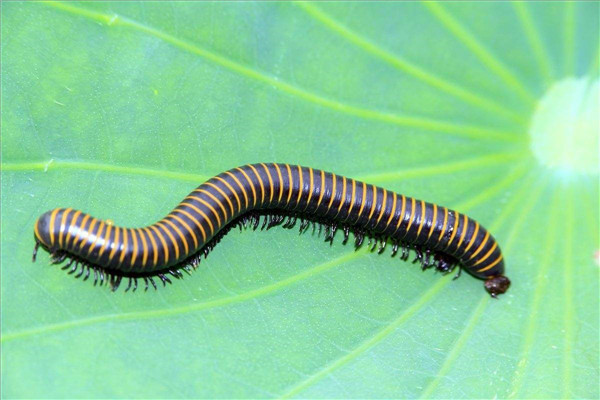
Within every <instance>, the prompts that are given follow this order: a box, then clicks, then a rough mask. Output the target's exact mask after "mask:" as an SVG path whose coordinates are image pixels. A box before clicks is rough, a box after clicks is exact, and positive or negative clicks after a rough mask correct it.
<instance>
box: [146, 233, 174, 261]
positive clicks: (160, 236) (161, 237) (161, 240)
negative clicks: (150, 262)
mask: <svg viewBox="0 0 600 400" xmlns="http://www.w3.org/2000/svg"><path fill="white" fill-rule="evenodd" d="M150 229H152V230H153V231H154V233H156V237H157V238H158V240H160V242H161V243H162V245H163V250H164V251H165V254H164V256H163V260H164V262H165V264H168V263H169V246H167V242H166V241H165V238H164V236H163V235H162V233H160V230H159V229H158V228H157V227H156V226H154V225H150ZM154 249H155V250H158V249H157V248H156V247H155V248H154ZM154 253H155V254H157V253H158V251H155V252H154ZM154 265H156V264H154Z"/></svg>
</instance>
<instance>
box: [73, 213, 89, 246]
mask: <svg viewBox="0 0 600 400" xmlns="http://www.w3.org/2000/svg"><path fill="white" fill-rule="evenodd" d="M88 219H90V216H89V214H85V215H84V216H83V219H82V220H81V224H79V226H78V227H77V234H74V235H73V236H75V239H73V244H72V246H73V248H75V246H76V245H77V243H78V242H79V239H81V236H79V235H80V234H81V233H82V232H85V230H84V229H85V224H86V223H87V221H88ZM85 233H86V236H87V232H85Z"/></svg>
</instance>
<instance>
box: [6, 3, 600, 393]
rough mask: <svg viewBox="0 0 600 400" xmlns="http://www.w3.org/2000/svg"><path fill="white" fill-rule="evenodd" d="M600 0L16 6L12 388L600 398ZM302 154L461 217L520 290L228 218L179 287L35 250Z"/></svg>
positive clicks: (10, 194)
mask: <svg viewBox="0 0 600 400" xmlns="http://www.w3.org/2000/svg"><path fill="white" fill-rule="evenodd" d="M598 14H599V4H598V3H597V2H585V3H583V2H581V3H579V2H571V3H560V2H548V3H546V2H536V3H508V2H481V3H473V2H463V3H430V2H428V3H391V2H389V3H358V2H357V3H309V4H305V3H294V4H292V3H272V2H266V3H250V2H244V3H234V2H224V3H208V2H206V3H188V2H169V3H166V2H164V3H163V2H147V3H139V2H123V3H121V2H119V3H116V2H115V3H99V2H85V3H71V2H69V3H51V4H48V3H29V2H27V3H24V2H9V3H7V2H4V3H2V21H1V22H2V32H1V33H2V41H1V45H2V82H1V83H2V121H1V122H2V215H1V216H2V231H1V235H2V242H1V245H2V248H1V251H2V256H1V263H2V276H1V278H2V331H1V332H2V339H1V340H2V342H1V343H2V385H1V386H2V389H1V393H2V396H3V397H5V398H59V397H68V398H115V397H126V398H150V397H151V398H215V397H219V398H240V397H241V398H247V397H251V398H266V397H299V398H323V397H327V398H348V397H351V398H352V397H353V398H375V397H379V398H383V397H385V398H414V397H426V398H473V397H478V398H507V397H509V398H523V397H527V398H556V397H578V398H598V396H599V390H598V386H599V385H598V381H599V373H598V368H599V359H598V350H599V344H598V326H599V320H598V312H599V311H598V310H599V304H598V301H599V288H598V281H599V276H598V274H599V260H598V248H599V244H598V231H599V224H598V208H599V206H598V48H599V47H598V46H599V45H598V39H599V32H598V24H599V23H598ZM251 162H287V163H298V164H301V165H306V166H311V167H314V168H321V169H325V170H328V171H333V172H335V173H337V174H342V175H346V176H349V177H353V178H359V179H364V180H366V181H368V182H370V183H374V184H377V185H380V186H383V187H386V188H388V189H391V190H395V191H398V192H400V193H403V194H405V195H409V196H415V197H417V198H420V199H424V200H427V201H431V202H436V203H438V204H442V205H445V206H449V207H452V208H455V209H457V210H459V211H461V212H465V213H468V214H469V215H470V216H472V217H473V218H475V219H477V220H478V221H480V222H481V223H482V224H484V225H485V226H486V227H487V228H488V229H489V230H490V231H491V232H492V233H493V235H494V236H495V237H496V238H497V239H498V241H499V243H500V246H501V248H502V249H503V252H504V254H505V259H506V268H507V272H506V273H507V275H508V276H509V277H510V279H511V280H512V286H511V288H510V290H509V291H508V292H507V293H506V294H505V295H503V296H501V298H500V299H499V300H494V299H491V298H490V297H489V296H488V295H487V294H486V292H485V291H484V289H483V285H482V281H480V280H477V279H475V278H473V277H471V276H469V275H468V274H463V276H462V277H461V278H460V279H458V280H456V281H453V280H452V275H448V276H442V275H440V274H436V273H434V272H433V271H427V272H422V271H421V270H420V268H419V267H418V266H417V265H416V264H411V263H410V262H409V261H406V262H405V261H401V260H399V259H398V258H397V257H396V258H390V256H389V254H390V252H389V249H388V250H386V252H384V253H383V254H381V255H378V254H376V253H370V252H369V251H368V249H367V248H365V247H363V248H362V249H361V250H360V251H358V252H354V251H353V247H352V246H350V245H347V246H344V245H342V244H341V235H339V236H338V237H336V240H335V242H334V243H333V245H331V246H330V245H329V244H323V243H322V241H323V237H322V236H321V237H318V235H317V233H315V234H311V233H307V234H304V235H298V232H297V230H284V229H280V228H278V229H272V230H270V231H268V232H252V231H244V232H240V231H238V230H236V231H233V232H231V233H230V234H228V235H227V236H226V237H225V238H224V239H223V240H222V242H221V243H220V244H219V245H218V246H217V247H216V248H215V250H214V251H213V252H212V253H211V254H210V255H209V257H208V259H207V260H205V261H203V262H202V264H201V266H200V268H199V269H198V270H197V271H196V272H194V273H193V274H192V275H191V276H188V277H186V278H185V279H183V280H182V281H177V282H175V283H174V284H173V285H171V286H169V287H168V288H166V289H162V288H161V289H159V290H158V291H156V292H154V291H151V292H150V291H149V292H148V293H144V292H143V291H138V292H136V293H133V294H132V293H124V292H123V291H122V290H120V291H118V292H116V293H111V292H110V291H109V290H108V289H107V288H106V287H102V288H98V287H94V286H93V285H92V284H90V282H81V281H79V280H75V279H73V278H72V277H70V276H68V275H67V274H66V273H64V272H63V271H61V270H60V269H59V268H58V267H57V266H50V265H49V257H48V255H47V254H46V253H40V254H39V256H38V261H37V263H35V264H33V263H32V262H31V252H32V249H33V245H34V240H33V223H34V221H35V219H36V218H37V217H38V216H39V215H40V214H41V213H43V212H44V211H46V210H49V209H51V208H54V207H73V208H77V209H81V210H84V211H87V212H90V213H92V214H93V215H95V216H97V217H100V218H110V219H112V220H113V221H114V222H115V223H117V224H123V225H127V226H140V225H145V224H149V223H151V222H153V221H155V220H157V219H159V218H161V217H162V216H163V215H165V214H166V213H167V212H168V211H170V210H171V209H172V208H173V207H174V206H175V205H176V204H177V203H178V202H179V201H180V200H181V199H182V198H183V197H184V196H185V195H186V194H187V193H188V192H190V191H191V190H192V189H193V188H194V187H195V186H197V185H198V184H200V183H201V182H203V180H205V179H207V178H208V177H210V176H213V175H214V174H217V173H219V172H221V171H223V170H226V169H229V168H232V167H235V166H238V165H242V164H246V163H251Z"/></svg>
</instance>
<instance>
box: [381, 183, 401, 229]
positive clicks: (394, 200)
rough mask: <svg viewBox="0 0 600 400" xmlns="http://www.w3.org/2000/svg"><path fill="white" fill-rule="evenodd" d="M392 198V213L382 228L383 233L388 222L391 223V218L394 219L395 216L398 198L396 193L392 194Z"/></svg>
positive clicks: (388, 224)
mask: <svg viewBox="0 0 600 400" xmlns="http://www.w3.org/2000/svg"><path fill="white" fill-rule="evenodd" d="M392 196H393V197H394V199H393V200H392V212H391V213H390V217H389V218H388V220H387V222H386V223H385V228H383V230H384V231H385V230H386V229H387V228H388V227H389V226H390V222H392V218H394V215H395V214H396V199H397V197H398V196H397V195H396V192H392Z"/></svg>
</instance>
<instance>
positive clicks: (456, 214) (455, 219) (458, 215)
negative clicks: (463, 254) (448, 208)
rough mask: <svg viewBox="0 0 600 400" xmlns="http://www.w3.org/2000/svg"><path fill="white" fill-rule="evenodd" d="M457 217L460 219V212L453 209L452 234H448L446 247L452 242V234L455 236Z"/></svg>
mask: <svg viewBox="0 0 600 400" xmlns="http://www.w3.org/2000/svg"><path fill="white" fill-rule="evenodd" d="M459 219H460V214H459V213H458V212H457V211H454V227H453V228H452V234H451V235H450V241H448V244H447V245H446V248H448V247H450V245H451V244H452V241H453V240H454V236H456V230H457V229H458V220H459ZM457 248H458V247H457Z"/></svg>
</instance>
